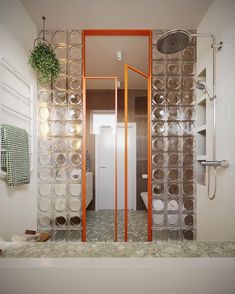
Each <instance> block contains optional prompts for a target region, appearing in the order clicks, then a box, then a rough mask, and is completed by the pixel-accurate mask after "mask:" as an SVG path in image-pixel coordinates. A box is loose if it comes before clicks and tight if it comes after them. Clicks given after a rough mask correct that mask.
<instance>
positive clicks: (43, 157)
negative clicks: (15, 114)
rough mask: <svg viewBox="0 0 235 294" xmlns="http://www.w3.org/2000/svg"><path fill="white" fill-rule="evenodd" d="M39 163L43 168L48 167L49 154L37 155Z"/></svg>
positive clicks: (49, 161)
mask: <svg viewBox="0 0 235 294" xmlns="http://www.w3.org/2000/svg"><path fill="white" fill-rule="evenodd" d="M38 159H39V163H40V164H41V165H43V166H48V165H50V164H51V155H50V154H44V153H42V154H40V155H39V158H38Z"/></svg>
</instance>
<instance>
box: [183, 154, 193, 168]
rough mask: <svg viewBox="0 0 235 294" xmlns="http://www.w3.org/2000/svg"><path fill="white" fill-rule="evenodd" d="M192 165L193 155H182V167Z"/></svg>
mask: <svg viewBox="0 0 235 294" xmlns="http://www.w3.org/2000/svg"><path fill="white" fill-rule="evenodd" d="M193 163H194V155H193V154H184V159H183V164H184V165H192V164H193Z"/></svg>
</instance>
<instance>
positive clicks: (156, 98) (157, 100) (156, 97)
mask: <svg viewBox="0 0 235 294" xmlns="http://www.w3.org/2000/svg"><path fill="white" fill-rule="evenodd" d="M152 101H153V103H154V104H156V105H161V104H164V102H165V97H164V94H163V93H159V92H155V93H154V94H153V100H152Z"/></svg>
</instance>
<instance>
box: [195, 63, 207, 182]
mask: <svg viewBox="0 0 235 294" xmlns="http://www.w3.org/2000/svg"><path fill="white" fill-rule="evenodd" d="M197 79H198V80H201V81H204V82H206V68H204V69H203V70H202V71H201V72H200V73H199V74H198V75H197ZM206 104H207V95H206V93H205V92H204V91H201V90H197V183H198V184H199V185H205V184H206V181H205V175H206V168H205V166H203V165H201V162H202V161H204V160H206V130H207V129H206Z"/></svg>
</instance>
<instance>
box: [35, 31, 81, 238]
mask: <svg viewBox="0 0 235 294" xmlns="http://www.w3.org/2000/svg"><path fill="white" fill-rule="evenodd" d="M45 35H46V39H47V40H48V41H49V42H51V44H52V46H53V48H54V50H55V53H56V55H57V57H58V59H59V61H60V65H61V75H60V76H59V77H58V78H57V79H56V80H55V81H54V82H53V83H39V85H38V230H39V231H49V232H50V233H51V234H52V239H53V240H54V241H60V240H69V241H80V240H81V217H82V216H81V206H82V203H81V163H82V157H81V145H82V95H81V78H82V76H81V75H82V60H81V56H82V54H81V53H82V50H81V32H80V31H78V30H72V31H63V30H58V31H54V32H45ZM40 36H42V32H41V33H40Z"/></svg>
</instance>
